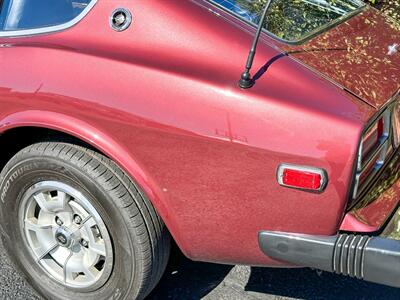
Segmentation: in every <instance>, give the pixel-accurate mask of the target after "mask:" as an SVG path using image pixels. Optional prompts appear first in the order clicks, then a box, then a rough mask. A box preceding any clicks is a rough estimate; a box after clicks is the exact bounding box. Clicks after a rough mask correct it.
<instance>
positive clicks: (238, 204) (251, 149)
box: [0, 0, 374, 265]
mask: <svg viewBox="0 0 400 300" xmlns="http://www.w3.org/2000/svg"><path fill="white" fill-rule="evenodd" d="M204 5H206V6H207V4H206V3H205V2H203V1H184V2H183V1H173V0H171V1H144V0H143V1H139V0H138V1H99V2H98V4H97V5H96V6H95V8H94V9H93V10H92V11H91V12H90V14H89V15H88V16H87V17H86V18H85V19H84V20H83V21H82V22H80V23H79V24H78V25H77V26H75V27H73V28H71V29H69V30H67V31H65V32H60V33H56V34H51V35H45V36H37V37H30V38H18V39H0V43H1V44H2V47H1V48H0V63H1V70H2V72H1V73H0V133H1V132H5V131H7V130H9V129H10V128H14V127H19V126H42V127H49V128H55V129H57V130H61V131H65V132H68V133H70V134H73V135H75V136H78V137H79V138H81V139H83V140H85V141H87V142H89V143H91V144H92V145H93V146H95V147H97V148H98V149H99V150H101V151H103V152H104V153H105V154H107V155H108V156H110V157H111V158H113V159H114V160H116V161H117V162H118V163H119V164H120V166H121V167H122V168H124V169H125V170H126V171H127V173H128V174H130V175H131V176H132V177H133V178H134V179H135V180H136V181H137V182H138V183H139V185H140V186H141V187H142V189H143V190H144V191H145V192H146V193H147V195H148V196H149V197H150V199H151V201H152V202H153V204H154V206H155V207H156V208H157V210H158V211H159V213H160V215H161V216H162V218H163V220H164V221H165V223H166V224H167V226H168V228H169V230H170V232H171V233H172V235H173V237H174V238H175V240H176V242H177V243H178V245H179V247H180V248H181V249H182V251H183V252H184V253H185V254H186V255H187V256H188V257H190V258H192V259H195V260H204V261H213V262H223V263H246V264H253V265H280V264H281V263H279V262H275V261H272V260H270V259H269V258H267V257H265V256H264V255H263V254H262V252H261V251H260V250H259V248H258V244H257V233H258V231H259V230H280V231H287V232H302V233H309V234H326V235H328V234H333V233H335V232H336V231H337V230H338V226H339V224H340V221H341V219H342V218H343V213H344V207H345V205H346V199H347V192H348V188H349V184H350V182H351V177H352V171H353V163H354V159H355V153H356V149H357V146H358V140H359V136H360V132H361V130H362V126H363V124H364V123H365V122H366V120H367V119H368V118H369V117H370V116H371V115H372V114H373V113H374V111H373V110H372V109H371V108H369V107H368V106H365V105H364V104H361V102H359V101H358V100H357V99H354V98H351V96H349V95H347V94H345V93H344V92H343V91H341V90H339V89H338V88H337V87H336V86H334V85H333V84H331V83H329V82H327V81H325V80H324V79H322V78H319V77H318V76H317V75H315V74H313V73H311V72H310V71H309V70H307V69H305V68H304V67H302V66H300V65H298V64H297V63H296V62H294V61H292V60H291V59H290V58H289V57H287V56H281V57H280V58H279V59H276V60H274V62H273V63H271V64H270V66H269V68H268V70H267V72H266V73H265V74H264V75H263V76H262V77H261V78H260V79H259V80H258V81H257V84H256V85H255V87H254V88H253V89H251V90H247V91H244V90H240V89H239V88H238V87H237V85H236V83H237V80H238V78H239V75H240V73H241V71H242V68H243V63H244V61H245V58H246V55H247V50H248V45H250V43H251V39H252V35H251V32H252V29H251V28H242V25H241V24H240V23H238V22H237V21H235V20H234V19H231V18H230V17H229V16H226V15H224V14H223V12H218V13H217V14H216V12H215V11H214V12H212V11H211V12H210V10H209V9H207V7H206V8H205V7H204ZM119 6H123V7H126V8H129V9H130V10H131V11H132V13H133V15H134V23H133V24H132V26H131V27H130V28H129V29H128V30H127V31H125V32H122V33H116V32H114V31H112V30H111V29H110V27H109V26H108V17H109V15H110V13H111V12H112V10H113V9H115V8H116V7H119ZM208 8H209V7H208ZM211 8H212V7H211ZM212 9H213V8H212ZM278 55H280V53H279V52H278V51H277V50H275V49H274V48H273V47H271V46H270V45H269V43H268V38H267V37H264V41H263V43H262V45H260V47H259V52H258V56H257V59H256V61H255V66H256V68H260V67H261V66H263V65H264V64H265V63H267V62H268V61H269V60H271V59H273V58H276V57H277V56H278ZM280 163H294V164H301V165H310V166H315V167H320V168H324V169H325V170H326V171H327V172H328V175H329V180H330V181H329V184H328V187H327V189H326V190H325V192H324V193H322V194H311V193H305V192H300V191H297V190H292V189H287V188H283V187H280V186H279V185H278V184H277V182H276V169H277V167H278V165H279V164H280Z"/></svg>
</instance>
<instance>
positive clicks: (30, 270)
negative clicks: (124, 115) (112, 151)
mask: <svg viewBox="0 0 400 300" xmlns="http://www.w3.org/2000/svg"><path fill="white" fill-rule="evenodd" d="M0 200H1V201H0V222H1V227H2V229H3V230H2V231H3V232H4V235H3V237H2V239H3V244H4V246H5V248H6V250H7V252H8V253H9V256H10V258H11V259H12V260H13V261H14V263H15V265H16V266H17V268H18V269H20V270H21V271H22V272H23V274H24V275H25V277H26V278H27V279H28V281H29V282H30V283H31V284H32V285H33V287H34V288H36V290H37V291H38V292H39V293H41V294H42V295H43V296H45V297H46V298H50V299H72V298H75V297H84V298H88V299H135V298H137V299H142V298H144V297H145V296H146V295H147V294H148V293H149V292H150V291H151V290H152V288H153V287H154V286H155V285H156V283H157V282H158V281H159V279H160V278H161V275H162V273H163V271H164V269H165V266H166V263H167V260H168V256H169V249H170V241H169V234H168V232H167V230H166V228H165V225H164V224H163V222H162V221H161V219H160V217H159V216H158V215H157V213H156V211H155V210H154V208H153V207H152V205H151V203H150V202H149V201H148V200H147V199H146V197H145V196H144V194H143V193H142V192H141V191H140V190H139V189H138V188H137V186H136V185H135V184H134V183H133V182H132V181H131V180H130V179H129V177H127V176H126V175H125V174H124V172H123V171H122V170H121V169H120V168H118V166H117V165H116V164H115V163H113V162H112V161H111V160H109V159H108V158H106V157H104V156H102V155H100V154H98V153H96V152H94V151H92V150H89V149H86V148H82V147H79V146H76V145H72V144H66V143H39V144H35V145H32V146H29V147H27V148H25V149H24V150H22V151H21V152H19V153H18V154H17V155H16V156H15V157H14V158H12V159H11V161H10V162H9V163H8V164H7V166H6V167H5V168H4V170H3V171H2V173H1V175H0Z"/></svg>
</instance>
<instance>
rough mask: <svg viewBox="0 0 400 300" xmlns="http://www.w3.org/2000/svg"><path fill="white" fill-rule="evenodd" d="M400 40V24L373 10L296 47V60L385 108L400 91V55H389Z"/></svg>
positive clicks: (291, 50)
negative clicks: (391, 48) (390, 48)
mask: <svg viewBox="0 0 400 300" xmlns="http://www.w3.org/2000/svg"><path fill="white" fill-rule="evenodd" d="M399 41H400V25H399V23H397V24H394V22H390V21H389V20H388V19H387V17H385V16H383V15H381V14H380V13H379V12H378V11H377V10H375V9H373V8H367V9H366V10H365V11H363V12H362V13H360V14H359V15H357V16H355V17H353V18H351V19H349V20H348V21H346V22H344V23H342V24H340V25H339V26H337V27H335V28H333V29H331V30H329V31H327V32H325V33H324V34H321V35H319V36H317V37H316V38H314V39H312V40H311V41H309V42H307V43H305V44H303V45H300V46H296V47H292V46H290V47H287V46H283V48H284V49H285V50H287V51H288V52H289V53H291V55H292V56H293V57H295V58H296V59H299V60H300V61H302V62H303V63H305V64H307V65H308V66H309V67H311V68H312V69H315V70H316V71H318V72H320V73H322V74H323V75H325V76H327V77H328V78H330V79H331V80H333V81H335V82H337V83H338V84H340V85H341V86H343V87H345V88H346V89H348V90H350V91H351V92H353V93H354V94H355V95H357V96H358V97H360V98H361V99H363V100H365V101H366V102H367V103H369V104H370V105H372V106H374V107H376V108H381V107H382V106H384V105H385V104H386V103H387V102H388V101H390V100H391V99H392V98H393V97H394V96H395V94H396V93H397V91H398V90H399V88H400V53H399V52H398V53H394V54H393V55H388V52H389V47H390V46H392V45H394V44H398V43H399Z"/></svg>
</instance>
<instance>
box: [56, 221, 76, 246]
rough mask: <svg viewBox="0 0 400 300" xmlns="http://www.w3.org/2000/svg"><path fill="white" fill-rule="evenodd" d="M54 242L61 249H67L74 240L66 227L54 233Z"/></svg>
mask: <svg viewBox="0 0 400 300" xmlns="http://www.w3.org/2000/svg"><path fill="white" fill-rule="evenodd" d="M56 240H57V243H58V244H59V245H60V246H61V247H65V248H69V247H71V246H72V242H73V240H74V238H73V233H72V232H71V231H70V230H69V229H68V228H67V227H64V226H62V227H59V228H58V229H57V231H56Z"/></svg>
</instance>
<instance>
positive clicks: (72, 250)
mask: <svg viewBox="0 0 400 300" xmlns="http://www.w3.org/2000/svg"><path fill="white" fill-rule="evenodd" d="M19 220H20V228H21V230H22V233H23V236H24V237H25V243H26V244H27V246H28V248H29V250H30V252H31V253H32V255H33V257H34V259H35V260H36V262H37V263H38V265H39V266H40V267H41V268H42V269H43V270H44V271H45V272H46V273H47V274H48V275H49V276H50V277H52V278H53V279H55V280H57V281H58V282H59V283H61V284H63V285H66V286H68V287H71V288H77V289H85V290H86V289H96V288H99V287H101V286H102V285H103V284H104V283H105V282H106V281H107V279H108V277H109V276H110V274H111V270H112V267H113V250H112V249H113V248H112V241H111V238H110V235H109V233H108V230H107V228H106V225H105V224H104V222H103V220H102V219H101V217H100V215H99V213H98V212H97V211H96V209H95V208H94V207H93V205H92V204H91V203H90V201H89V200H88V199H87V198H86V197H85V196H83V194H82V193H80V192H79V191H78V190H76V189H74V188H73V187H71V186H69V185H67V184H64V183H62V182H58V181H43V182H39V183H37V184H35V185H34V186H32V187H31V188H30V189H28V191H26V193H25V194H24V196H23V198H22V202H21V206H20V209H19Z"/></svg>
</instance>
